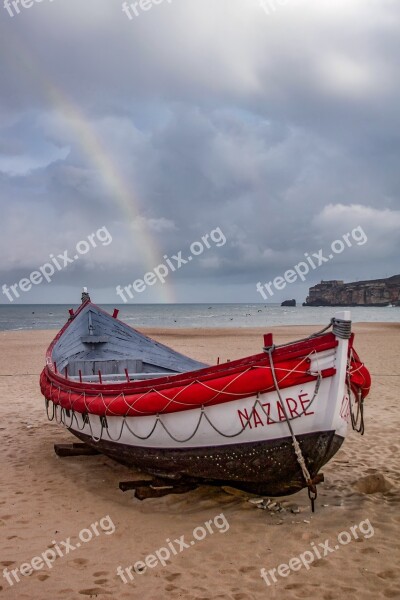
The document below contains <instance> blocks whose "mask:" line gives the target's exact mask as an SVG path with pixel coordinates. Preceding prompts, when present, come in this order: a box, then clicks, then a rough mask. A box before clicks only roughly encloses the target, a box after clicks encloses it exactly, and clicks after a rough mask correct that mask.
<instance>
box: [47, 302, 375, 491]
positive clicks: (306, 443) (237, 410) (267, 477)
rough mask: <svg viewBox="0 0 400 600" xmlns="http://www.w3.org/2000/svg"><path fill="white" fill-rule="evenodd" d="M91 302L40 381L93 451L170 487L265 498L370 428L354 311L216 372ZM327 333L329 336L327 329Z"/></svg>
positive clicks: (58, 344) (309, 480)
mask: <svg viewBox="0 0 400 600" xmlns="http://www.w3.org/2000/svg"><path fill="white" fill-rule="evenodd" d="M117 313H118V311H116V310H115V311H114V314H113V315H110V314H108V313H107V312H105V311H104V310H102V309H100V308H99V307H98V306H96V305H94V304H92V302H91V301H90V299H89V298H88V296H87V295H86V296H85V295H84V301H83V303H82V304H81V306H80V307H79V308H78V310H77V311H76V312H75V313H74V312H73V311H72V310H71V311H70V318H69V320H68V321H67V323H66V324H65V326H64V327H63V328H62V329H61V331H60V332H59V333H58V335H57V336H56V337H55V339H54V340H53V342H52V343H51V345H50V347H49V349H48V351H47V356H46V366H45V368H44V370H43V372H42V374H41V378H40V384H41V390H42V393H43V395H44V397H45V399H46V408H47V414H48V417H49V419H50V420H53V419H55V420H56V421H57V422H58V423H61V424H62V425H63V426H65V427H66V428H67V429H69V431H70V432H71V433H73V434H74V435H75V436H77V437H78V438H79V439H80V440H81V441H83V442H85V443H86V444H87V445H89V446H92V447H93V448H95V449H96V450H98V451H100V452H102V453H104V454H106V455H108V456H109V457H111V458H113V459H115V460H116V461H118V462H120V463H123V464H125V465H128V466H135V467H139V468H141V469H142V470H144V471H146V472H147V473H150V474H151V475H153V476H156V477H158V478H162V479H163V480H171V481H175V482H177V481H178V482H181V483H185V482H189V483H202V482H205V483H211V484H215V485H230V486H234V487H236V488H239V489H242V490H246V491H249V492H253V493H256V494H262V495H282V494H289V493H293V492H296V491H298V490H300V489H302V488H303V487H306V486H308V487H309V489H310V490H314V492H315V487H314V486H315V483H316V482H317V481H318V472H319V470H320V469H321V467H322V466H323V465H324V464H325V463H326V462H327V461H328V460H330V459H331V458H332V456H333V455H334V454H335V453H336V452H337V451H338V449H339V448H340V446H341V444H342V442H343V440H344V438H345V436H346V431H347V429H348V423H349V422H351V423H352V425H353V427H354V428H358V430H360V429H361V427H362V425H361V427H360V421H359V420H358V422H357V417H355V416H354V415H355V413H357V416H358V417H360V416H361V417H362V407H363V400H364V398H365V397H366V396H367V394H368V392H369V389H370V384H371V380H370V376H369V373H368V370H367V369H366V367H365V366H364V365H363V364H362V363H361V361H360V360H359V358H358V356H357V354H356V352H355V350H354V348H353V340H354V336H353V334H352V333H351V321H350V313H349V312H346V311H345V312H342V313H339V314H338V315H337V316H336V318H334V319H332V322H331V324H330V326H328V327H327V328H326V329H325V330H323V331H322V332H320V333H318V334H314V335H312V336H310V337H309V338H307V339H304V340H299V341H294V342H292V343H288V344H285V345H282V346H275V345H274V344H273V339H272V335H271V334H268V335H265V336H264V344H263V349H262V352H261V353H259V354H255V355H252V356H248V357H245V358H242V359H239V360H234V361H231V362H227V363H224V364H219V365H213V366H209V365H205V364H203V363H200V362H198V361H196V360H193V359H191V358H188V357H187V356H184V355H182V354H180V353H178V352H175V351H174V350H172V349H171V348H168V347H167V346H164V345H163V344H160V343H159V342H156V341H154V340H152V339H150V338H148V337H147V336H145V335H143V334H141V333H140V332H138V331H136V330H134V329H132V328H131V327H129V326H128V325H126V324H124V323H123V322H121V321H120V320H118V318H117ZM328 329H330V330H329V331H328Z"/></svg>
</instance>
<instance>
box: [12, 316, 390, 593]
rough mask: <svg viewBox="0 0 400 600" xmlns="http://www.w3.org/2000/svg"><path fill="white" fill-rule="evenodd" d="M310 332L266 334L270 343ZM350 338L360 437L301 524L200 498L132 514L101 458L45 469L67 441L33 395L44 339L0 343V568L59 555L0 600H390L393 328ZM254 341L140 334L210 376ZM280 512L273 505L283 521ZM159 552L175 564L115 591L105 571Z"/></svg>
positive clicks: (162, 502)
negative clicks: (359, 380)
mask: <svg viewBox="0 0 400 600" xmlns="http://www.w3.org/2000/svg"><path fill="white" fill-rule="evenodd" d="M315 329H318V328H312V327H305V326H304V327H282V328H275V329H274V334H275V341H276V342H277V343H280V342H282V341H287V340H290V339H295V338H298V337H302V336H304V335H308V334H309V333H311V331H313V330H315ZM354 331H355V332H356V349H357V350H358V352H359V353H360V355H361V357H362V359H363V360H364V361H365V363H366V364H367V366H368V367H369V368H370V371H371V373H372V374H373V388H372V392H371V394H370V396H369V398H368V399H367V401H366V433H365V435H364V437H361V436H359V435H358V434H356V433H355V432H352V433H351V434H350V435H349V437H348V438H347V439H346V441H345V443H344V445H343V446H342V449H341V450H340V451H339V453H338V454H337V455H336V457H335V458H334V459H333V460H332V461H331V462H330V463H329V464H328V465H327V466H325V468H324V469H323V472H324V474H325V483H323V484H322V485H320V486H319V497H318V501H317V505H316V512H315V513H314V514H312V513H311V512H310V506H309V501H308V498H307V492H306V491H304V490H303V491H302V492H300V493H298V494H296V495H294V496H290V497H288V498H287V501H289V503H292V505H293V506H294V505H297V506H298V508H299V510H300V512H290V510H286V511H285V512H279V513H274V512H270V511H268V510H258V509H257V508H256V507H255V506H254V505H253V504H251V503H249V502H248V500H247V498H246V497H243V496H241V495H231V494H229V493H226V492H225V491H223V490H221V489H218V488H211V487H203V488H200V489H198V490H195V491H193V492H190V493H188V494H185V495H181V496H168V497H165V498H161V499H151V500H147V501H144V502H140V501H138V500H137V499H135V498H134V497H133V492H126V493H122V492H121V491H120V490H119V489H118V483H119V481H122V480H129V479H132V478H133V477H132V475H133V474H134V473H133V472H132V471H129V470H128V469H126V468H125V467H123V466H120V465H118V464H116V463H114V462H113V461H111V460H109V459H107V458H105V457H102V456H89V457H73V458H72V457H69V458H62V459H60V458H57V457H56V455H55V454H54V451H53V444H54V443H57V442H58V443H60V442H66V443H69V442H73V441H74V438H73V436H72V435H71V434H69V433H68V432H67V431H65V430H63V429H62V428H61V427H60V426H57V425H55V424H54V423H49V422H48V421H47V417H46V413H45V410H44V401H43V398H42V396H41V394H40V390H39V382H38V378H39V377H38V376H39V373H40V371H41V369H42V367H43V364H44V353H45V350H46V348H47V346H48V344H49V342H50V340H51V339H52V338H53V337H54V335H55V332H54V331H18V332H2V333H0V356H1V364H0V375H1V377H0V388H1V396H0V397H1V400H0V415H1V419H0V430H1V440H2V457H1V478H0V480H1V486H0V533H1V542H0V545H1V551H0V567H1V570H3V569H4V568H7V569H8V570H9V571H11V570H12V569H15V568H17V567H18V568H19V567H20V565H21V563H26V562H30V561H31V560H32V558H33V557H35V556H40V555H41V554H42V553H43V552H45V551H46V550H47V549H48V548H49V547H51V546H52V544H54V542H56V543H58V548H60V549H61V551H62V552H63V554H64V555H63V556H62V557H58V558H57V560H55V562H54V563H49V564H50V565H51V568H48V567H47V566H46V565H45V566H44V568H42V569H41V570H37V571H34V572H33V573H32V574H31V575H27V576H22V575H19V577H20V582H18V583H17V582H15V579H12V581H13V582H14V583H13V585H10V584H9V583H8V582H7V579H6V578H4V577H1V578H0V590H1V591H0V599H3V598H4V599H9V598H10V599H14V598H15V599H18V600H25V599H26V600H36V599H38V600H45V599H46V600H47V599H52V600H53V599H58V598H60V599H61V598H62V599H63V600H70V599H71V600H72V599H74V600H76V599H79V598H85V597H86V598H87V597H93V598H99V599H103V598H104V599H114V598H116V599H132V598H141V599H144V600H147V599H149V600H150V599H151V600H153V599H163V598H179V599H184V600H200V599H208V598H210V599H211V598H212V599H214V598H215V599H217V598H220V599H221V600H222V599H230V600H245V599H252V598H256V599H258V598H276V599H279V600H280V599H282V600H292V599H293V600H294V599H298V598H315V599H318V600H320V599H322V600H335V599H339V598H346V599H347V600H350V599H353V598H354V599H356V598H357V599H359V598H363V599H368V598H371V599H374V600H376V599H377V598H378V599H379V598H382V599H384V598H400V576H399V560H400V535H399V533H400V510H399V508H400V491H399V484H400V476H399V462H400V458H399V457H400V439H399V416H398V407H397V401H398V396H399V394H398V385H399V384H400V378H399V376H400V324H358V325H355V326H354ZM147 333H149V332H148V331H147ZM262 333H264V332H263V331H260V330H248V329H240V330H221V329H220V330H174V331H172V330H164V331H158V332H157V333H156V332H151V334H152V335H153V336H154V337H156V338H157V339H159V340H160V341H162V342H163V343H166V344H169V345H171V346H173V347H174V348H176V349H177V350H180V351H182V352H184V353H187V354H189V355H191V356H193V357H194V358H197V359H200V360H203V361H206V362H210V363H215V362H216V360H217V357H218V356H219V357H220V360H221V361H224V360H226V359H228V358H229V359H234V358H238V357H240V356H245V355H247V354H250V353H256V352H259V351H260V348H261V346H262ZM374 474H376V475H383V476H384V477H385V478H387V479H388V480H389V481H391V482H392V484H393V487H392V488H391V489H390V490H388V491H386V492H380V491H378V492H375V493H369V494H367V493H365V492H364V491H361V490H364V489H365V484H363V483H361V484H358V488H357V482H358V481H359V480H360V479H361V478H362V477H364V476H367V475H374ZM378 483H379V482H378ZM381 483H382V482H381ZM355 486H356V487H355ZM280 501H282V499H280ZM289 503H288V502H286V501H283V504H284V506H286V507H288V506H289ZM221 514H222V515H223V516H220V518H219V520H218V519H216V520H215V521H214V519H215V517H217V516H218V515H221ZM106 517H108V518H106ZM102 519H103V521H102ZM210 520H212V523H213V525H212V527H213V531H214V533H212V534H211V533H210V532H208V533H207V535H206V537H205V538H204V539H203V540H201V541H200V540H199V541H196V543H195V544H194V545H189V547H188V548H185V549H184V550H183V551H182V552H179V545H178V543H177V542H173V540H178V539H179V538H181V536H185V537H184V539H185V540H186V542H187V541H190V540H192V539H193V530H194V529H195V528H196V527H200V526H202V525H203V526H204V523H205V522H207V521H210ZM368 520H369V523H370V524H371V526H368ZM95 522H98V523H99V525H98V526H97V531H98V535H95V534H94V533H93V530H91V531H89V532H86V534H83V537H84V538H86V536H87V537H89V535H92V539H91V540H90V541H87V542H81V543H80V547H79V548H74V549H71V547H68V550H69V552H68V554H66V552H67V548H66V547H65V546H64V545H63V544H61V541H64V542H66V541H67V540H68V538H70V543H71V544H72V545H73V546H75V545H76V543H77V540H78V539H79V538H78V535H79V533H80V532H82V531H83V530H84V529H89V528H90V526H91V525H92V524H94V523H95ZM361 522H364V523H363V525H360V523H361ZM100 523H102V526H101V527H100ZM223 524H224V525H223ZM227 524H229V525H228V526H229V529H228V526H227ZM111 525H113V526H115V531H114V532H113V533H112V530H113V527H111ZM217 525H219V528H218V527H217ZM355 525H360V528H362V530H363V532H364V533H365V536H364V534H363V533H359V534H358V539H357V540H355V539H354V536H353V535H351V534H350V531H351V529H350V528H351V527H352V526H355ZM346 532H347V533H346ZM339 534H341V537H340V541H341V543H338V535H339ZM349 536H350V539H349ZM167 539H168V540H171V543H173V544H174V545H173V547H174V548H175V550H176V551H177V554H176V555H173V554H172V552H171V554H172V558H171V560H170V561H169V562H168V563H167V565H166V566H165V567H163V566H161V565H157V566H155V567H154V568H152V569H149V568H148V569H147V570H146V571H145V572H144V573H143V574H136V573H134V580H133V582H130V583H127V584H124V583H123V582H122V580H121V578H120V577H119V576H118V575H117V567H118V566H122V567H129V566H130V565H133V564H135V563H136V562H137V561H141V560H143V559H144V558H145V557H146V556H147V555H149V554H154V553H155V551H156V550H158V549H160V548H161V547H165V546H166V545H167V543H168V542H166V540H167ZM326 540H329V547H330V548H332V549H333V552H329V553H328V554H327V556H322V558H321V559H320V560H314V562H313V563H312V564H311V566H310V567H309V568H308V569H306V568H305V567H304V566H301V568H300V570H298V571H296V572H294V571H291V572H290V573H287V572H286V571H285V569H284V568H282V569H281V571H282V572H283V573H285V575H284V576H280V575H276V578H277V582H276V583H273V582H271V584H270V585H269V586H268V585H267V583H265V582H264V580H263V579H262V578H261V576H260V569H261V568H262V567H264V568H265V569H266V570H267V571H269V570H271V569H274V568H277V567H278V566H279V565H280V564H281V563H286V564H287V563H288V562H289V561H290V559H292V558H295V557H297V556H299V555H300V554H301V553H304V552H306V551H309V552H310V551H311V550H313V548H315V547H316V548H319V551H320V553H321V555H323V554H324V552H327V550H324V549H323V546H324V543H325V541H326ZM313 543H314V544H315V546H313ZM318 544H321V546H318ZM335 545H336V546H337V549H335ZM67 546H68V544H67ZM325 548H326V545H325ZM49 556H52V554H51V553H50V555H49ZM307 556H309V555H307ZM305 560H307V559H305ZM38 564H39V563H38ZM292 564H293V565H297V564H298V563H296V562H294V563H292ZM17 574H18V573H17ZM128 579H129V578H128Z"/></svg>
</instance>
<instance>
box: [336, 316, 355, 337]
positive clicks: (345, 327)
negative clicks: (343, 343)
mask: <svg viewBox="0 0 400 600" xmlns="http://www.w3.org/2000/svg"><path fill="white" fill-rule="evenodd" d="M332 333H333V334H334V335H335V336H336V337H338V338H341V339H342V340H348V339H350V337H351V321H344V320H343V319H336V318H333V319H332Z"/></svg>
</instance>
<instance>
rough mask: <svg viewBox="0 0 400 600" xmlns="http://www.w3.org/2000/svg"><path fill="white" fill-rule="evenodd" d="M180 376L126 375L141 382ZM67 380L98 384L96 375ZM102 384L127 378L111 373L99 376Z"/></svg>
mask: <svg viewBox="0 0 400 600" xmlns="http://www.w3.org/2000/svg"><path fill="white" fill-rule="evenodd" d="M175 375H180V373H178V372H171V373H166V372H159V373H128V377H129V381H143V380H146V379H158V378H160V377H170V376H175ZM68 379H70V380H71V381H82V382H84V383H99V376H98V375H82V376H81V377H80V376H79V375H78V376H76V375H72V376H71V375H69V376H68ZM101 379H102V383H105V382H109V381H127V376H126V374H125V373H123V374H121V373H111V374H108V375H103V374H102V376H101Z"/></svg>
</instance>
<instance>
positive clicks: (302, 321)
mask: <svg viewBox="0 0 400 600" xmlns="http://www.w3.org/2000/svg"><path fill="white" fill-rule="evenodd" d="M76 306H78V304H15V305H4V304H3V305H0V331H18V330H33V329H55V330H57V329H61V327H62V326H63V325H64V323H65V322H66V321H67V319H68V316H69V315H68V309H69V308H75V307H76ZM99 306H100V307H102V308H104V309H105V310H106V311H108V312H112V311H111V310H110V307H111V308H117V309H118V310H119V318H120V319H121V320H122V321H124V322H126V323H127V324H128V325H131V326H132V327H136V328H160V329H165V328H166V329H168V328H170V329H173V328H191V327H193V328H204V329H215V328H224V327H227V328H235V327H236V328H245V327H249V328H251V327H255V328H257V327H272V326H279V325H324V324H328V323H329V321H330V319H331V318H332V317H333V316H334V315H335V314H336V313H338V312H342V311H344V310H349V311H350V313H351V319H352V321H353V322H354V323H357V322H371V323H378V322H381V323H396V322H400V307H374V306H371V307H326V306H321V307H311V306H302V305H298V306H296V307H287V306H285V307H282V306H281V305H280V303H275V304H272V303H271V304H263V303H255V302H252V303H250V302H241V303H234V302H231V303H228V302H227V303H222V302H210V303H208V302H201V303H187V302H180V303H173V304H172V303H168V304H167V303H163V304H161V303H146V304H144V303H143V304H115V303H114V304H109V303H100V304H99Z"/></svg>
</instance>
